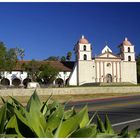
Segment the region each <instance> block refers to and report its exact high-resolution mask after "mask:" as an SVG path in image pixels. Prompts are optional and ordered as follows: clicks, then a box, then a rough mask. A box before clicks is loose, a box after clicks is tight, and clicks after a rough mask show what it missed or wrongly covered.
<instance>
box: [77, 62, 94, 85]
mask: <svg viewBox="0 0 140 140" xmlns="http://www.w3.org/2000/svg"><path fill="white" fill-rule="evenodd" d="M78 63H79V64H78V71H79V75H78V82H79V85H82V84H85V83H94V82H95V66H94V61H92V60H91V61H78Z"/></svg>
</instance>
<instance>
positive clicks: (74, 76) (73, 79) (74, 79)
mask: <svg viewBox="0 0 140 140" xmlns="http://www.w3.org/2000/svg"><path fill="white" fill-rule="evenodd" d="M69 85H73V86H76V85H77V63H76V64H75V66H74V68H73V71H72V72H71V74H70V79H69Z"/></svg>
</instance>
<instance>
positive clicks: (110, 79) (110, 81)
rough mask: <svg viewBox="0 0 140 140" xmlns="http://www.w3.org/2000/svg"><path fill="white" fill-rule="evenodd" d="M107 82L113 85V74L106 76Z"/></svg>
mask: <svg viewBox="0 0 140 140" xmlns="http://www.w3.org/2000/svg"><path fill="white" fill-rule="evenodd" d="M106 82H107V83H112V75H111V74H107V75H106Z"/></svg>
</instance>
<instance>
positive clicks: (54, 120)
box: [46, 106, 64, 132]
mask: <svg viewBox="0 0 140 140" xmlns="http://www.w3.org/2000/svg"><path fill="white" fill-rule="evenodd" d="M63 113H64V108H63V107H62V106H59V107H58V108H57V109H56V110H55V111H54V112H53V113H52V115H50V117H49V118H48V120H47V127H46V130H47V131H50V132H52V131H54V130H55V129H56V128H57V127H58V126H59V124H60V122H61V119H62V117H63Z"/></svg>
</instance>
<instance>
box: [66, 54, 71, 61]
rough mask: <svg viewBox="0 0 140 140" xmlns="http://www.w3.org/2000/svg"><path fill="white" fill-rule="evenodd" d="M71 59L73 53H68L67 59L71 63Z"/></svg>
mask: <svg viewBox="0 0 140 140" xmlns="http://www.w3.org/2000/svg"><path fill="white" fill-rule="evenodd" d="M71 57H72V53H71V52H68V53H67V57H66V59H67V60H68V61H70V60H71Z"/></svg>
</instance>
